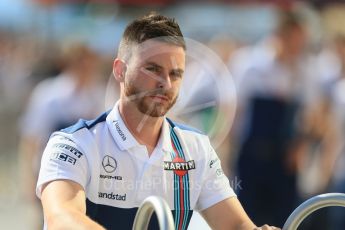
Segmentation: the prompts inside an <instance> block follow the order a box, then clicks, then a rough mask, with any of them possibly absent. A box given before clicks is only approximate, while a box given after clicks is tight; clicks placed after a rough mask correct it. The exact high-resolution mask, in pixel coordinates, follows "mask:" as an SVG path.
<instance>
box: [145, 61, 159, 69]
mask: <svg viewBox="0 0 345 230" xmlns="http://www.w3.org/2000/svg"><path fill="white" fill-rule="evenodd" d="M145 65H152V66H155V67H159V68H162V69H163V66H160V65H158V64H157V63H155V62H145Z"/></svg>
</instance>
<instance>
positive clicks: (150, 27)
mask: <svg viewBox="0 0 345 230" xmlns="http://www.w3.org/2000/svg"><path fill="white" fill-rule="evenodd" d="M149 39H156V40H158V41H162V42H166V43H169V44H173V45H176V46H180V47H182V48H183V49H184V50H186V43H185V40H184V38H183V35H182V32H181V30H180V26H179V25H178V23H177V22H176V21H175V19H174V18H169V17H166V16H163V15H159V14H157V13H155V12H151V13H150V14H148V15H145V16H144V17H142V18H138V19H136V20H134V21H133V22H131V23H130V24H129V25H128V26H127V27H126V29H125V31H124V33H123V36H122V39H121V42H120V46H119V50H118V56H119V57H120V58H123V59H128V58H129V57H130V53H131V50H130V48H131V46H132V45H137V44H140V43H143V42H145V41H146V40H149Z"/></svg>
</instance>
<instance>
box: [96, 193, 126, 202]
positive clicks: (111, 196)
mask: <svg viewBox="0 0 345 230" xmlns="http://www.w3.org/2000/svg"><path fill="white" fill-rule="evenodd" d="M126 195H127V194H126V193H125V194H124V195H120V194H114V193H113V192H111V193H106V192H98V197H99V198H103V199H109V200H122V201H126Z"/></svg>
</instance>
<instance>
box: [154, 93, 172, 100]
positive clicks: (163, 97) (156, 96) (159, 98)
mask: <svg viewBox="0 0 345 230" xmlns="http://www.w3.org/2000/svg"><path fill="white" fill-rule="evenodd" d="M150 98H152V99H157V100H160V101H169V98H168V97H167V96H164V95H161V94H157V95H151V96H150Z"/></svg>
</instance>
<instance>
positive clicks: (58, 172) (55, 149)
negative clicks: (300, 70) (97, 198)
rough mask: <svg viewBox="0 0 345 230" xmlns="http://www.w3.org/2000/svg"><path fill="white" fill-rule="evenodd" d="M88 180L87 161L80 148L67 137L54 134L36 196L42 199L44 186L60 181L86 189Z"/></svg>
mask: <svg viewBox="0 0 345 230" xmlns="http://www.w3.org/2000/svg"><path fill="white" fill-rule="evenodd" d="M88 178H89V174H88V164H87V159H86V156H85V154H84V153H83V151H82V150H81V149H80V147H79V146H78V145H77V144H76V143H75V142H74V141H73V140H71V139H70V138H69V137H68V136H67V135H66V136H64V135H63V134H61V133H59V134H53V135H52V137H51V138H50V140H49V142H48V144H47V146H46V148H45V150H44V152H43V156H42V160H41V168H40V173H39V177H38V182H37V187H36V195H37V196H38V197H39V198H41V192H42V186H43V185H44V184H46V183H48V182H50V181H53V180H58V179H66V180H71V181H74V182H76V183H78V184H80V185H81V186H82V187H83V188H84V189H85V187H86V184H87V182H88Z"/></svg>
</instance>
